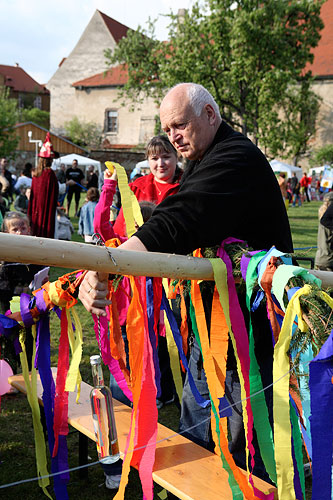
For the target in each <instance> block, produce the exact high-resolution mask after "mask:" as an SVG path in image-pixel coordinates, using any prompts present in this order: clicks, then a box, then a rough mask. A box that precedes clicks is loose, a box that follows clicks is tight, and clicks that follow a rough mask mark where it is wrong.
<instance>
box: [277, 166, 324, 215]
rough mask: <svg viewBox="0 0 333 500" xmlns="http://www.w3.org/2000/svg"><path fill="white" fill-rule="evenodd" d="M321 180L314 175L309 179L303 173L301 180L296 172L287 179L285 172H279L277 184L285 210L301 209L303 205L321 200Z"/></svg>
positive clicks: (322, 194) (322, 193) (319, 176)
mask: <svg viewBox="0 0 333 500" xmlns="http://www.w3.org/2000/svg"><path fill="white" fill-rule="evenodd" d="M321 179H322V175H315V174H314V175H312V176H311V177H310V176H308V175H307V173H306V172H303V175H302V177H301V178H299V177H298V176H297V173H296V172H293V174H292V176H291V177H289V178H288V177H287V175H286V172H280V173H279V175H278V182H279V186H280V190H281V194H282V198H283V199H284V201H285V205H286V208H288V207H290V206H292V207H301V206H302V204H303V203H306V202H307V203H310V201H313V200H315V201H320V200H322V199H323V196H324V189H323V188H322V186H321Z"/></svg>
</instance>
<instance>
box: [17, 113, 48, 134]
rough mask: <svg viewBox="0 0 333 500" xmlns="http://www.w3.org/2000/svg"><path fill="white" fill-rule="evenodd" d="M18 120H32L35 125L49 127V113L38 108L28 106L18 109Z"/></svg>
mask: <svg viewBox="0 0 333 500" xmlns="http://www.w3.org/2000/svg"><path fill="white" fill-rule="evenodd" d="M20 120H21V121H23V122H33V123H36V125H40V126H41V127H44V128H46V129H47V130H48V129H49V128H50V113H49V112H48V111H43V110H42V109H38V108H29V109H21V110H20Z"/></svg>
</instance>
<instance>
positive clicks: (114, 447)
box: [90, 355, 120, 464]
mask: <svg viewBox="0 0 333 500" xmlns="http://www.w3.org/2000/svg"><path fill="white" fill-rule="evenodd" d="M90 364H91V370H92V376H93V383H94V387H93V389H92V390H91V392H90V403H91V410H92V416H93V422H94V430H95V437H96V445H97V453H98V459H99V461H100V462H102V463H104V464H111V463H113V462H116V461H117V460H118V459H119V458H120V456H119V446H118V438H117V429H116V422H115V418H114V412H113V403H112V394H111V391H110V389H109V388H108V387H106V386H105V385H104V378H103V372H102V366H101V357H100V356H99V355H97V356H90Z"/></svg>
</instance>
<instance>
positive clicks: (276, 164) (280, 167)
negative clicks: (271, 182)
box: [270, 160, 303, 179]
mask: <svg viewBox="0 0 333 500" xmlns="http://www.w3.org/2000/svg"><path fill="white" fill-rule="evenodd" d="M270 166H271V167H272V169H273V171H274V172H286V173H287V174H288V177H292V175H293V173H294V172H296V176H297V178H298V179H301V178H302V176H303V170H302V169H301V168H300V167H295V166H294V165H288V163H283V162H282V161H279V160H272V161H271V162H270Z"/></svg>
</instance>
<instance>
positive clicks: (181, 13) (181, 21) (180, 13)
mask: <svg viewBox="0 0 333 500" xmlns="http://www.w3.org/2000/svg"><path fill="white" fill-rule="evenodd" d="M186 12H187V10H186V9H178V13H177V17H178V23H179V24H184V21H185V16H186Z"/></svg>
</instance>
